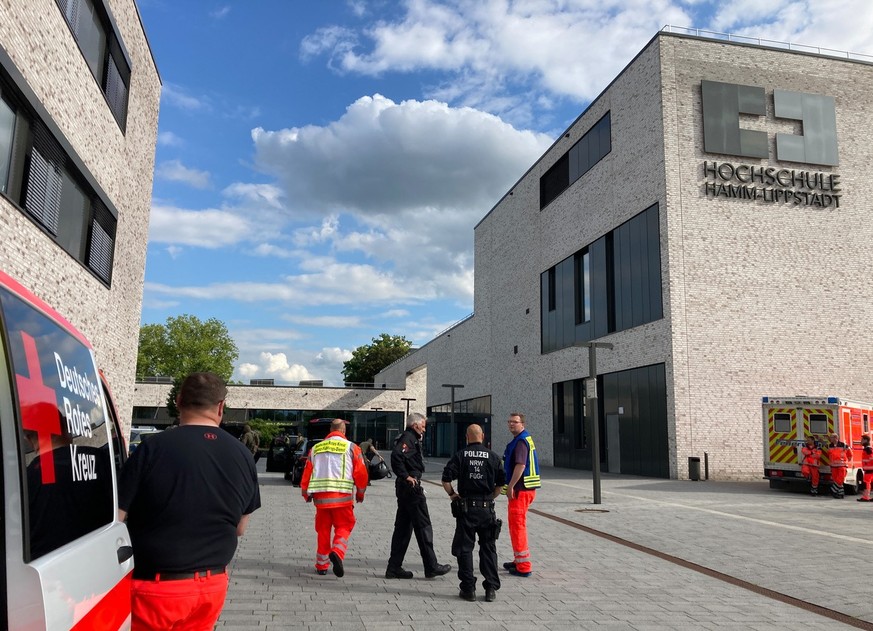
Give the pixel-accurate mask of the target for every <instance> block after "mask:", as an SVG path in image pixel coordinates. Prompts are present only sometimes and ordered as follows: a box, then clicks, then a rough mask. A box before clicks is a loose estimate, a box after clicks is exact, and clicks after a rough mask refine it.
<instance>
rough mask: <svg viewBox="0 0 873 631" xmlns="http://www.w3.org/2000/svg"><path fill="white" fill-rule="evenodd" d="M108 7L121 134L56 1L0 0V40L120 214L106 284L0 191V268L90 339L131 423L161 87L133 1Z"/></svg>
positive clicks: (126, 421)
mask: <svg viewBox="0 0 873 631" xmlns="http://www.w3.org/2000/svg"><path fill="white" fill-rule="evenodd" d="M108 5H109V7H110V10H111V12H112V14H113V17H114V18H115V21H116V24H117V26H118V29H119V35H120V38H121V39H122V41H123V43H124V46H125V47H126V49H127V51H128V54H129V55H130V60H131V66H132V73H131V83H130V92H129V103H128V117H127V127H126V131H125V132H124V133H123V132H122V131H121V129H120V128H119V126H118V124H117V123H116V121H115V118H114V117H113V116H112V113H111V112H110V110H109V106H108V105H107V103H106V99H105V97H104V96H103V93H102V92H101V90H100V87H99V86H98V84H97V82H96V80H95V79H94V76H93V75H92V74H91V70H90V69H89V68H88V65H87V64H86V62H85V59H84V57H83V56H82V53H81V52H80V50H79V48H78V46H77V44H76V42H75V40H74V38H73V35H72V34H71V32H70V29H69V28H68V26H67V24H66V22H65V20H64V17H63V15H62V14H61V11H60V9H59V8H58V5H57V3H56V2H55V0H28V1H27V2H21V1H20V0H0V46H2V48H3V49H4V50H5V51H6V53H7V55H8V56H9V57H10V58H11V59H12V61H13V63H14V64H15V67H16V68H17V70H18V72H19V73H20V74H21V75H22V76H23V77H24V79H25V81H26V83H27V85H28V86H29V88H30V90H31V91H32V92H33V93H34V94H35V96H36V98H37V99H38V101H39V102H40V103H41V104H42V106H43V107H44V108H45V109H46V110H47V111H48V113H49V116H50V117H51V119H52V120H53V121H54V123H55V124H56V125H57V126H58V127H59V128H60V129H61V131H62V133H63V134H64V136H65V137H66V139H67V141H68V142H69V143H70V144H71V145H72V146H73V148H74V150H75V152H76V153H77V154H78V156H79V157H80V158H81V160H82V161H83V162H84V164H85V166H86V168H87V170H88V171H89V172H90V173H91V175H92V176H93V177H94V179H95V180H96V181H97V182H98V183H99V185H100V187H101V188H102V189H103V190H104V191H105V193H106V194H107V196H108V197H109V199H110V200H111V202H112V204H114V206H115V207H116V209H117V210H118V226H117V233H116V241H115V263H114V265H115V266H114V269H113V275H112V287H111V289H107V288H106V287H105V285H103V284H102V283H101V282H100V281H99V280H97V278H96V277H95V276H94V275H93V274H91V272H90V271H89V270H88V269H87V268H85V267H84V266H83V265H82V264H81V263H79V262H78V261H77V260H76V259H74V258H73V257H72V256H70V255H69V254H67V253H66V252H65V251H64V250H63V249H62V248H61V247H60V246H58V245H56V244H55V243H54V241H52V239H51V238H50V237H48V236H47V235H46V234H45V233H44V232H43V231H42V230H41V229H40V228H39V227H37V225H36V224H34V223H33V222H31V221H30V220H29V219H28V218H27V217H26V216H25V215H24V214H23V213H22V211H21V210H19V209H18V208H16V207H15V206H14V205H13V204H11V203H10V202H9V200H7V199H6V198H3V197H0V238H2V242H3V247H2V248H0V268H2V269H3V270H5V271H6V272H8V273H9V274H11V275H12V276H14V277H15V278H17V279H18V280H19V281H21V282H22V284H24V285H25V286H27V287H28V288H29V289H30V290H31V291H33V292H34V293H35V294H37V295H38V296H39V297H40V298H42V299H43V300H45V301H46V302H48V303H49V304H51V305H52V306H53V307H54V308H56V309H57V310H58V311H59V312H60V313H62V314H63V315H64V316H65V317H66V318H67V319H68V320H70V322H72V323H73V325H74V326H76V327H77V328H78V329H79V330H81V331H82V333H84V334H85V336H86V337H88V339H90V340H91V342H92V344H93V345H94V348H95V351H96V354H97V363H98V366H99V367H100V368H102V369H103V370H104V371H105V372H106V374H107V377H108V379H109V382H110V384H111V386H112V389H113V394H114V395H115V398H116V404H117V405H118V411H119V415H120V417H121V421H122V423H124V424H125V425H126V426H129V424H130V418H131V410H132V406H133V388H134V377H135V370H136V351H137V340H138V337H139V324H140V310H141V306H142V290H143V277H144V273H145V257H146V244H147V241H148V222H149V209H150V206H151V190H152V174H153V172H154V153H155V142H156V138H157V127H158V102H159V97H160V89H161V85H160V78H159V76H158V71H157V68H156V67H155V62H154V59H153V58H152V54H151V51H150V50H149V46H148V42H147V40H146V37H145V33H144V31H143V26H142V23H141V22H140V18H139V13H138V11H137V8H136V5H135V3H134V2H133V0H110V1H109V2H108Z"/></svg>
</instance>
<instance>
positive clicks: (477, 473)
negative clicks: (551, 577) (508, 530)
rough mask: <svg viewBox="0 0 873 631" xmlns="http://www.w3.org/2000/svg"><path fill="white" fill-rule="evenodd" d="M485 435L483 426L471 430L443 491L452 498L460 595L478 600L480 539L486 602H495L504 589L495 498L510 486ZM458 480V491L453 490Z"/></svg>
mask: <svg viewBox="0 0 873 631" xmlns="http://www.w3.org/2000/svg"><path fill="white" fill-rule="evenodd" d="M484 440H485V433H484V432H483V431H482V428H481V427H480V426H479V425H476V424H473V425H470V426H469V427H467V446H466V447H464V448H463V449H461V450H460V451H459V452H458V453H456V454H455V455H454V456H452V458H451V460H449V462H448V464H447V465H446V467H445V469H443V477H442V481H443V488H444V489H445V490H446V493H448V494H449V497H450V498H451V499H452V515H454V516H455V519H456V524H455V538H454V539H453V540H452V554H453V555H455V557H456V558H457V559H458V578H459V579H460V581H461V584H460V588H461V590H460V592H459V593H458V596H459V597H460V598H463V599H464V600H469V601H475V600H476V576H475V575H474V574H473V548H474V547H475V546H476V536H477V535H478V536H479V571H480V572H481V573H482V576H483V577H484V579H485V580H484V581H482V586H483V587H484V588H485V600H486V601H487V602H492V601H494V599H495V598H497V590H498V589H500V577H499V576H498V575H497V546H496V545H495V541H497V536H498V535H499V534H500V526H501V522H500V521H499V520H498V519H497V515H496V514H495V512H494V498H495V497H497V496H498V495H499V494H500V489H501V488H503V485H504V484H506V474H505V473H504V471H503V467H502V466H501V464H500V456H498V455H497V454H496V453H494V452H493V451H491V450H490V449H488V448H487V447H485V445H484V444H483V441H484ZM452 480H457V481H458V490H457V491H455V489H454V488H453V487H452Z"/></svg>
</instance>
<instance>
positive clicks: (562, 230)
mask: <svg viewBox="0 0 873 631" xmlns="http://www.w3.org/2000/svg"><path fill="white" fill-rule="evenodd" d="M871 89H873V65H871V63H869V60H868V61H862V60H859V59H851V58H849V56H845V57H843V58H839V57H832V56H828V55H823V54H819V53H818V52H811V51H808V50H806V51H797V50H788V49H785V48H775V47H768V46H764V45H760V44H755V43H737V42H732V41H724V40H715V39H708V38H704V37H697V36H693V35H687V34H676V33H668V32H661V33H659V34H658V35H656V36H655V37H654V38H653V39H652V40H651V41H650V42H649V43H648V44H647V46H646V47H645V48H644V49H643V50H642V51H641V52H640V53H639V54H638V55H637V56H636V58H634V60H633V61H632V62H631V63H630V64H629V65H628V66H627V67H626V68H625V69H624V70H623V71H622V72H621V73H620V74H619V75H618V76H617V77H616V78H615V79H614V80H613V81H612V83H611V84H610V85H609V86H608V87H607V88H606V89H605V90H604V91H603V93H601V94H600V95H599V96H598V97H597V98H596V99H594V101H593V102H592V103H591V105H590V106H589V107H588V108H587V109H586V110H585V112H583V113H582V115H581V116H580V117H579V118H578V119H577V120H576V121H575V122H574V123H573V124H572V125H571V126H570V128H569V129H567V130H566V133H565V134H562V136H561V137H560V138H559V139H558V140H557V141H556V142H555V143H554V144H553V146H552V147H551V148H550V149H549V150H548V151H547V152H546V153H545V154H544V155H543V156H542V157H541V158H540V159H539V160H538V161H537V162H536V163H535V164H534V165H533V166H532V167H531V168H530V169H529V171H528V172H527V173H526V174H525V175H524V176H523V177H522V178H521V179H520V180H519V181H518V182H517V183H516V184H515V186H513V187H512V189H511V190H510V191H507V193H506V194H505V195H504V197H503V198H502V199H501V200H500V201H499V203H498V204H497V205H496V206H495V207H494V208H493V209H492V210H491V211H490V212H489V213H488V214H487V215H486V216H485V217H484V218H483V219H482V221H481V222H480V223H479V224H478V225H477V226H476V229H475V260H476V269H475V287H476V292H475V315H474V316H473V317H471V318H469V319H467V320H465V321H464V322H462V323H461V324H459V325H458V326H456V327H454V328H452V329H450V330H449V331H447V332H446V333H444V334H442V335H441V336H439V337H438V338H436V339H434V340H432V341H431V342H429V343H428V344H426V345H425V346H423V347H422V348H421V349H419V350H417V351H415V352H413V353H411V354H410V355H408V356H407V357H406V358H404V359H403V360H401V361H399V362H397V363H396V364H394V365H392V366H390V367H388V368H387V369H386V370H385V371H383V372H382V373H381V374H380V375H378V376H377V378H376V382H377V385H378V383H379V382H380V381H384V382H398V381H399V380H400V378H401V376H402V375H403V374H405V373H406V372H407V371H410V370H413V369H418V368H422V367H426V368H427V403H428V406H429V409H445V404H447V403H448V401H449V395H450V393H449V389H447V388H445V387H443V384H450V383H454V384H462V385H463V386H464V388H463V390H457V391H456V397H457V398H458V400H459V401H460V403H459V404H458V405H456V411H458V412H460V411H461V410H462V409H463V405H464V402H465V401H470V400H479V401H487V402H488V405H489V406H490V410H489V413H488V418H489V420H490V419H493V421H494V426H495V432H494V443H495V444H496V445H500V444H503V443H504V442H505V441H507V440H508V439H509V437H510V435H509V432H508V431H507V429H506V427H505V423H504V422H503V421H504V420H505V419H506V417H507V416H508V414H509V413H510V412H512V411H521V412H524V413H526V414H527V416H528V419H529V421H528V428H529V429H530V431H531V433H532V434H533V435H534V437H535V438H536V439H537V447H538V451H539V453H540V459H541V461H542V462H544V463H546V464H556V465H559V466H568V467H576V468H582V469H590V467H591V439H592V432H591V430H592V418H591V414H590V411H589V410H586V409H585V403H586V397H585V393H586V388H587V387H588V384H587V383H586V377H587V376H588V374H587V373H588V351H587V349H585V348H579V347H578V346H577V345H580V344H585V343H587V342H589V341H595V340H596V341H598V342H607V343H611V344H613V345H614V348H613V349H612V350H599V351H598V355H597V372H598V374H599V378H598V390H597V391H598V396H599V398H598V401H599V408H600V410H599V411H600V414H599V418H598V427H599V429H600V431H599V434H600V437H601V456H602V462H603V470H604V471H613V472H616V473H632V474H640V475H653V476H660V477H670V478H684V477H687V475H688V470H687V468H686V464H687V461H688V458H689V457H700V458H703V457H705V458H706V460H707V463H708V465H709V473H710V476H711V477H713V478H717V479H738V478H758V477H761V475H762V429H761V397H762V396H765V395H770V396H780V395H781V396H785V395H799V394H808V395H830V396H842V397H848V398H853V399H858V400H870V399H871V398H873V383H871V376H870V368H869V366H870V365H871V363H873V343H871V342H873V339H871V335H873V333H871V331H873V311H871V308H870V306H871V305H873V284H871V282H870V280H871V274H870V270H871V264H870V260H871V255H873V222H871V221H870V214H871V213H870V211H871V210H873V202H871V201H870V197H869V194H868V186H867V184H866V179H867V171H868V170H869V165H870V163H871V158H873V149H871V146H870V143H869V140H868V139H869V137H870V134H871V131H873V128H871V126H873V123H871V122H870V117H869V115H868V114H869V109H870V96H869V95H870V94H873V91H871ZM440 406H442V407H440ZM437 421H438V422H437V427H436V428H434V429H435V430H436V431H437V432H442V433H444V434H445V433H446V432H449V433H450V434H451V433H452V430H451V429H450V428H449V427H448V426H447V425H446V423H445V414H441V415H437ZM464 421H465V418H464V415H463V414H461V416H460V422H458V424H457V425H458V427H456V428H455V430H454V431H455V432H458V433H459V432H460V431H461V430H462V429H463V426H464ZM429 429H431V428H429ZM460 439H461V438H460V434H458V435H449V436H448V437H447V439H446V440H443V441H442V443H443V444H445V445H447V446H448V447H451V446H452V443H455V444H457V442H458V441H459V440H460ZM446 451H447V452H448V451H450V449H446Z"/></svg>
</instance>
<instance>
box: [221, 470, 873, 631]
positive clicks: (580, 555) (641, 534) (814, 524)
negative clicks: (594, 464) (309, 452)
mask: <svg viewBox="0 0 873 631" xmlns="http://www.w3.org/2000/svg"><path fill="white" fill-rule="evenodd" d="M385 455H386V456H387V453H386V454H385ZM444 462H445V461H444V460H428V461H427V464H428V472H427V473H426V475H425V478H426V480H428V481H432V482H438V481H439V477H440V474H441V472H442V466H443V464H444ZM260 465H261V467H262V468H263V460H262V461H261V463H260ZM542 476H543V487H542V489H540V490H539V491H538V492H537V498H536V501H535V502H534V504H533V506H532V510H535V511H537V514H531V515H529V517H528V530H529V533H530V544H531V545H530V547H531V554H532V557H533V569H534V574H533V576H531V577H530V578H517V577H513V576H510V575H509V574H508V573H507V572H502V573H501V579H502V581H503V584H502V587H501V589H500V591H499V592H498V593H497V601H496V602H492V603H487V602H484V600H483V597H484V590H483V589H482V588H481V585H479V586H478V587H479V589H478V590H477V595H478V597H479V600H478V601H477V602H466V601H463V600H461V599H459V598H458V579H457V574H456V569H457V563H456V562H455V559H454V558H453V557H452V556H451V538H452V533H453V531H454V520H453V518H452V517H451V515H450V512H449V500H448V498H447V496H446V494H445V492H444V491H443V490H442V488H441V487H440V486H437V485H433V484H425V488H426V489H427V492H428V501H429V506H430V512H431V518H432V520H433V525H434V540H435V548H436V551H437V556H438V558H439V560H440V562H442V563H451V564H452V568H453V569H452V572H450V573H449V574H447V575H446V576H443V577H439V578H434V579H426V578H424V572H423V569H422V565H421V557H420V555H419V553H418V549H417V546H416V544H415V540H414V539H413V541H412V543H411V544H410V549H409V552H408V553H407V556H406V561H405V563H404V567H405V568H406V569H409V570H412V571H413V572H414V573H415V577H414V578H413V579H411V580H388V579H385V578H384V573H385V566H386V562H387V559H388V553H389V548H390V540H391V532H392V528H393V523H394V511H395V508H396V501H395V499H394V483H393V480H379V481H376V482H373V484H372V486H371V487H369V489H368V492H367V496H366V501H365V502H364V503H363V504H361V505H358V507H357V510H356V513H357V519H358V523H357V526H356V528H355V531H354V532H353V533H352V537H351V542H350V546H349V551H348V555H347V557H346V562H345V576H344V577H343V578H337V577H335V576H334V575H333V574H332V573H328V575H327V576H318V575H316V574H315V570H314V568H313V562H314V558H315V530H314V525H313V524H314V512H315V510H314V508H313V506H312V505H311V504H306V503H305V502H304V501H303V500H302V499H301V497H300V490H299V488H295V487H292V486H291V484H290V483H289V482H286V481H285V480H284V479H282V475H281V474H277V473H269V474H268V473H264V472H263V471H262V472H261V474H260V483H261V499H262V503H263V506H262V508H261V509H260V510H259V511H257V512H256V513H255V514H254V515H253V516H252V519H251V521H250V523H249V529H248V531H247V532H246V535H245V536H244V537H243V538H242V539H241V541H240V546H239V550H238V551H237V554H236V557H235V559H234V562H233V566H232V573H231V585H230V591H229V593H228V599H227V603H226V605H225V609H224V614H223V615H222V617H221V620H220V622H219V626H218V628H219V629H223V630H229V629H241V630H242V629H271V630H278V629H292V628H295V629H296V628H301V629H349V630H351V629H374V630H380V631H381V630H383V629H416V630H418V629H423V630H424V629H443V630H445V629H473V628H475V629H534V628H536V629H607V630H608V629H615V630H618V629H638V630H655V629H663V630H667V629H760V630H769V629H786V630H788V629H790V630H792V631H796V630H798V629H850V628H869V629H873V603H871V601H873V594H871V592H873V590H871V588H870V586H869V583H870V580H869V579H868V578H865V576H866V574H865V573H864V570H863V568H864V566H865V561H866V560H867V559H868V558H869V557H870V555H871V553H873V503H870V504H867V503H862V502H856V501H855V497H853V496H849V497H847V498H846V499H844V500H833V499H830V498H829V497H827V496H825V497H820V498H812V497H809V496H807V495H806V494H804V493H800V492H790V491H783V490H771V489H770V488H769V486H768V484H767V482H766V481H755V482H714V481H700V482H691V481H678V480H662V479H651V478H637V477H632V476H614V475H606V474H605V475H604V476H603V480H602V487H601V488H602V503H601V504H598V505H595V504H593V502H592V495H593V482H592V480H591V473H590V472H584V471H574V470H569V469H555V468H549V467H545V468H543V474H542ZM497 504H498V506H497V510H498V516H499V517H501V518H502V519H504V521H505V520H506V499H505V498H499V499H498V500H497ZM540 513H542V514H540ZM574 525H576V526H579V527H581V528H582V529H580V528H579V527H576V526H574ZM497 549H498V554H499V557H500V559H499V561H500V563H501V565H502V563H503V562H504V561H507V560H510V559H511V558H512V554H511V547H510V544H509V534H508V529H507V527H506V525H505V524H504V530H503V534H502V535H501V537H500V540H499V541H498V542H497ZM474 558H475V557H474ZM476 565H478V563H477V564H476ZM477 569H478V568H477ZM709 570H711V571H714V572H709V573H707V572H708V571H709ZM713 574H715V575H713ZM480 581H481V577H480ZM750 587H751V589H750ZM758 588H760V589H758ZM780 595H784V596H786V597H788V598H781V597H780ZM791 599H796V600H795V601H794V602H791ZM786 600H787V601H788V602H786ZM801 601H802V602H801ZM803 603H811V605H812V608H813V609H814V608H815V607H816V606H818V607H822V608H825V609H826V610H828V611H825V612H823V613H822V612H817V611H811V610H809V609H810V608H809V607H807V608H804V607H803ZM841 616H842V617H843V618H845V620H844V621H840V618H841Z"/></svg>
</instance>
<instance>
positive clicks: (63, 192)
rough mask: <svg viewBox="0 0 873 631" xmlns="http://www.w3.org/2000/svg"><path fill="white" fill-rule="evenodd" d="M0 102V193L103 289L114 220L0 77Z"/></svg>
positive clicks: (111, 250)
mask: <svg viewBox="0 0 873 631" xmlns="http://www.w3.org/2000/svg"><path fill="white" fill-rule="evenodd" d="M0 97H2V99H0V193H2V194H5V195H6V197H8V198H9V199H10V200H12V201H13V202H14V203H16V204H17V205H18V206H19V207H20V208H23V209H24V211H25V214H26V215H27V216H28V217H30V218H31V219H32V220H33V221H35V222H36V223H37V224H39V225H40V226H42V228H44V229H45V231H46V232H47V233H48V234H49V235H51V236H52V237H53V238H54V240H55V241H56V242H57V244H58V245H60V246H61V247H62V248H63V249H64V250H66V251H67V252H69V253H70V254H71V255H72V256H73V257H75V258H76V260H78V261H79V262H80V263H82V264H84V265H86V266H87V267H88V268H89V269H90V270H91V271H92V272H94V274H96V275H97V276H98V277H99V278H100V279H101V280H102V281H103V282H104V283H106V284H107V285H109V284H110V283H111V280H112V262H113V257H114V250H115V229H116V225H117V219H116V218H115V216H114V215H113V213H112V212H110V211H109V210H108V208H107V205H106V204H105V203H104V202H103V201H102V200H101V198H100V196H99V195H98V194H97V193H96V192H95V190H94V189H93V188H92V186H91V185H90V184H88V180H87V178H86V177H84V175H83V173H82V172H80V171H79V169H77V168H76V163H75V162H74V161H73V160H72V159H70V156H69V155H68V154H67V153H66V152H65V151H64V149H63V148H62V147H61V145H60V143H59V142H58V140H57V138H56V137H55V136H54V134H52V132H51V131H50V130H49V128H48V126H47V125H46V123H45V122H44V121H43V120H41V119H39V118H38V117H37V116H36V115H35V114H34V113H33V110H32V108H30V107H25V106H14V105H13V102H15V103H25V101H24V99H23V98H22V96H21V94H20V93H19V92H18V90H16V89H14V88H13V87H12V83H11V81H8V78H7V77H4V76H3V73H2V72H0ZM8 99H10V100H8Z"/></svg>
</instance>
